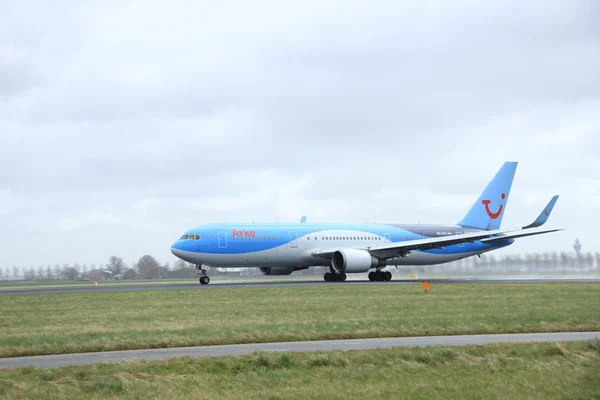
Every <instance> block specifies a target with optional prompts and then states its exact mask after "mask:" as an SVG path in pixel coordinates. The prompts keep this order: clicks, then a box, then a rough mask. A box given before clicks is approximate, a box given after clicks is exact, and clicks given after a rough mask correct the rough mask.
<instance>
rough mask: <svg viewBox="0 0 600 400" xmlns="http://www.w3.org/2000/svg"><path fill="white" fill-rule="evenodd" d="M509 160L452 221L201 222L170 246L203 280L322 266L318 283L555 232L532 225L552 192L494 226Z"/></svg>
mask: <svg viewBox="0 0 600 400" xmlns="http://www.w3.org/2000/svg"><path fill="white" fill-rule="evenodd" d="M516 169H517V163H516V162H506V163H505V164H504V165H503V166H502V168H500V170H499V171H498V173H497V174H496V176H495V177H494V178H493V179H492V180H491V182H490V183H489V184H488V185H487V187H486V188H485V190H484V191H483V193H482V194H481V196H480V197H479V198H478V199H477V201H476V202H475V204H474V205H473V206H472V207H471V209H470V210H469V212H468V213H467V214H466V215H465V216H464V218H463V219H462V220H460V221H459V222H458V223H457V224H456V225H449V226H446V225H421V224H418V225H400V224H376V223H365V224H355V223H333V224H319V223H307V222H306V219H305V217H303V218H302V220H301V222H300V223H294V224H282V223H276V224H256V223H235V224H230V223H227V224H208V225H201V226H198V227H196V228H194V229H190V230H189V231H187V232H185V234H184V235H183V236H181V238H180V239H179V240H177V241H176V242H175V243H173V245H172V247H171V252H172V253H173V254H174V255H175V256H177V257H179V258H181V259H182V260H185V261H187V262H190V263H194V264H196V269H198V270H199V271H200V283H202V284H207V283H208V282H209V281H210V280H209V277H208V276H207V268H206V267H207V266H213V267H220V268H240V267H248V268H256V267H258V268H259V269H260V271H261V272H262V273H263V274H265V275H289V274H291V273H293V272H294V271H298V270H303V269H306V268H310V267H316V266H328V267H329V272H327V273H325V276H324V279H325V281H344V280H346V274H348V273H364V272H367V271H370V270H371V272H370V273H369V275H368V276H369V280H371V281H389V280H390V279H392V274H391V272H390V271H387V270H385V271H384V270H383V269H384V268H385V267H387V266H394V265H396V266H398V265H432V264H441V263H447V262H450V261H455V260H459V259H461V258H465V257H471V256H475V255H477V256H479V255H481V254H483V253H486V252H488V251H492V250H496V249H500V248H502V247H506V246H508V245H510V244H512V243H513V242H514V241H515V239H516V238H521V237H525V236H532V235H539V234H542V233H549V232H555V231H559V230H561V229H545V230H540V229H535V228H539V227H540V226H542V225H543V224H544V223H545V222H546V221H547V220H548V217H549V215H550V213H551V211H552V208H553V207H554V204H555V203H556V200H557V198H558V196H554V197H553V198H552V200H551V201H550V203H549V204H548V205H547V206H546V208H545V209H544V210H543V211H542V213H541V214H540V216H539V217H538V218H537V219H536V220H535V221H534V222H533V223H531V224H529V225H527V226H525V227H523V228H521V229H513V230H500V223H501V222H502V217H503V215H504V213H505V211H506V204H507V202H508V195H509V193H510V188H511V186H512V182H513V178H514V175H515V171H516Z"/></svg>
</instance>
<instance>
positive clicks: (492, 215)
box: [481, 193, 506, 219]
mask: <svg viewBox="0 0 600 400" xmlns="http://www.w3.org/2000/svg"><path fill="white" fill-rule="evenodd" d="M505 198H506V195H505V194H504V193H502V199H505ZM490 203H491V201H490V200H481V204H483V205H484V206H485V212H486V213H487V215H489V216H490V218H491V219H496V218H498V217H499V216H500V214H502V204H500V208H498V211H496V212H495V213H493V212H492V211H491V210H490Z"/></svg>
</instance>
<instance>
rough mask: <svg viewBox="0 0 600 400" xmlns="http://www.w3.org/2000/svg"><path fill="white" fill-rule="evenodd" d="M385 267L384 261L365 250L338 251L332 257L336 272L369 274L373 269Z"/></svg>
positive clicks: (332, 264)
mask: <svg viewBox="0 0 600 400" xmlns="http://www.w3.org/2000/svg"><path fill="white" fill-rule="evenodd" d="M384 265H385V261H384V260H381V259H379V258H377V257H373V256H372V255H371V254H369V252H368V251H365V250H356V249H344V250H337V251H336V252H335V253H333V257H331V266H332V267H333V269H334V270H335V271H336V272H350V273H352V272H367V271H368V270H369V269H371V268H375V267H381V266H384Z"/></svg>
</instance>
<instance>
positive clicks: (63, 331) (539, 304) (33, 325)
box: [0, 283, 600, 357]
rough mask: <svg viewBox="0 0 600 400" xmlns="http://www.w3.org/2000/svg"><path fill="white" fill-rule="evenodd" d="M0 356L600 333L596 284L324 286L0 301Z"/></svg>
mask: <svg viewBox="0 0 600 400" xmlns="http://www.w3.org/2000/svg"><path fill="white" fill-rule="evenodd" d="M0 309H1V310H2V313H1V314H0V357H9V356H20V355H36V354H55V353H65V352H70V353H72V352H87V351H105V350H122V349H141V348H153V347H175V346H191V345H211V344H229V343H249V342H268V341H288V340H316V339H345V338H365V337H385V336H415V335H443V334H475V333H508V332H553V331H593V330H600V312H598V310H600V283H536V284H509V283H503V284H471V285H470V284H445V285H444V284H434V285H433V287H432V291H431V292H430V293H429V294H424V293H422V292H421V290H420V287H419V285H389V286H388V285H368V284H365V285H353V286H345V285H343V284H342V285H329V286H326V287H318V286H303V287H272V288H252V287H249V288H244V287H242V288H235V289H222V290H217V289H211V290H180V291H178V290H171V291H131V292H107V293H65V294H46V295H10V296H0Z"/></svg>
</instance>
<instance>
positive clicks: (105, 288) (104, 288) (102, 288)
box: [0, 278, 600, 296]
mask: <svg viewBox="0 0 600 400" xmlns="http://www.w3.org/2000/svg"><path fill="white" fill-rule="evenodd" d="M424 279H426V278H424ZM428 280H429V281H430V282H431V284H432V285H435V284H440V283H444V284H447V283H542V282H578V283H589V282H600V279H563V278H533V279H428ZM420 283H421V280H420V279H418V280H415V279H394V280H392V281H389V282H370V281H368V280H352V281H346V282H324V281H320V280H319V281H317V280H311V281H309V280H307V281H299V280H293V281H288V282H285V281H276V282H268V281H267V282H265V281H261V282H248V281H246V282H232V281H231V280H229V281H222V283H221V282H219V281H216V282H214V283H212V282H211V283H210V284H208V285H201V284H199V283H198V282H197V281H190V283H189V284H168V283H163V284H154V285H153V284H142V285H140V284H137V285H126V284H123V285H121V284H119V285H114V284H113V285H103V284H102V283H99V284H98V286H95V287H94V286H92V285H91V284H90V286H88V287H81V286H78V287H68V286H67V287H55V288H44V287H41V288H35V287H33V288H31V289H11V288H0V296H1V295H25V294H50V293H93V292H123V291H137V290H192V289H194V290H206V289H233V288H243V287H253V288H267V287H294V286H328V285H403V284H404V285H406V284H420Z"/></svg>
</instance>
